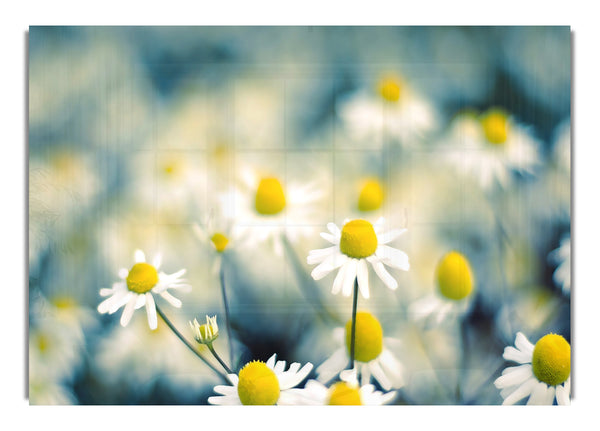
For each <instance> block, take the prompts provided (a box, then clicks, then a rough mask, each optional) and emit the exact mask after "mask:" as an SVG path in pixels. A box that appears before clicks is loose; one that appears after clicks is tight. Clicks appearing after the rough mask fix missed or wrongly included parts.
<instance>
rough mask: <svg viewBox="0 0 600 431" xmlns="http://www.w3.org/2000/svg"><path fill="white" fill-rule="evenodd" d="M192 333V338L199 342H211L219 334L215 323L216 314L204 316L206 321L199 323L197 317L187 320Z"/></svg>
mask: <svg viewBox="0 0 600 431" xmlns="http://www.w3.org/2000/svg"><path fill="white" fill-rule="evenodd" d="M189 323H190V327H191V328H192V331H193V333H194V338H195V339H196V341H197V342H198V343H200V344H211V343H212V342H213V341H215V340H216V339H217V337H218V336H219V325H217V316H213V317H208V316H206V323H205V324H203V325H201V324H200V323H198V320H197V319H194V321H193V322H189Z"/></svg>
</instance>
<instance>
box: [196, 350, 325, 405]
mask: <svg viewBox="0 0 600 431" xmlns="http://www.w3.org/2000/svg"><path fill="white" fill-rule="evenodd" d="M276 356H277V355H276V354H274V355H273V356H271V357H270V358H269V360H268V361H267V362H266V363H264V362H262V361H252V362H248V363H247V364H246V365H245V366H244V367H243V368H242V369H241V370H240V372H239V373H238V375H236V374H228V375H227V377H228V378H229V381H230V382H231V386H225V385H217V386H215V389H214V390H215V392H216V393H218V394H220V395H219V396H214V397H209V398H208V402H209V403H210V404H218V405H242V404H243V405H274V404H280V405H290V404H296V402H297V401H296V400H297V395H296V394H295V393H294V391H292V390H291V389H292V388H294V387H296V386H298V385H299V384H300V383H301V382H302V380H304V379H305V378H306V376H308V374H309V373H310V370H312V367H313V366H312V364H311V363H310V362H307V363H306V364H304V366H303V367H302V368H300V364H299V363H298V362H294V363H292V364H291V365H290V368H289V369H288V370H287V371H285V361H277V362H275V359H276Z"/></svg>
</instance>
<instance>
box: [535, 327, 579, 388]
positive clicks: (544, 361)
mask: <svg viewBox="0 0 600 431" xmlns="http://www.w3.org/2000/svg"><path fill="white" fill-rule="evenodd" d="M531 366H532V367H533V374H534V375H535V376H536V377H537V378H538V380H541V381H542V382H544V383H547V384H549V385H551V386H556V385H560V384H561V383H563V382H564V381H565V380H567V379H568V378H569V375H570V374H571V346H570V345H569V343H568V342H567V340H565V339H564V338H563V337H561V336H560V335H557V334H548V335H544V336H543V337H542V338H540V339H539V341H538V342H537V343H535V348H534V349H533V358H532V360H531Z"/></svg>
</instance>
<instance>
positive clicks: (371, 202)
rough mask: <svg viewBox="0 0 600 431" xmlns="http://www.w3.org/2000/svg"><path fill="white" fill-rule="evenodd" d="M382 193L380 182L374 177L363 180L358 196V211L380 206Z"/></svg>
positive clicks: (376, 208) (371, 209)
mask: <svg viewBox="0 0 600 431" xmlns="http://www.w3.org/2000/svg"><path fill="white" fill-rule="evenodd" d="M383 198H384V193H383V187H382V186H381V183H380V182H379V181H377V180H376V179H370V180H367V181H365V183H364V184H363V185H362V188H361V189H360V194H359V196H358V209H359V210H360V211H375V210H378V209H379V208H381V204H382V203H383Z"/></svg>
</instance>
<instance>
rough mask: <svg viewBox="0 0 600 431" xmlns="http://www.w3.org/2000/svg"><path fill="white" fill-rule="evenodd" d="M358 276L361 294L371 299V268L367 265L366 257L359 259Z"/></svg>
mask: <svg viewBox="0 0 600 431" xmlns="http://www.w3.org/2000/svg"><path fill="white" fill-rule="evenodd" d="M356 278H357V279H358V287H359V288H360V293H361V295H362V296H363V298H365V299H369V268H368V267H367V261H366V260H364V259H360V260H359V261H358V267H357V268H356Z"/></svg>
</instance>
